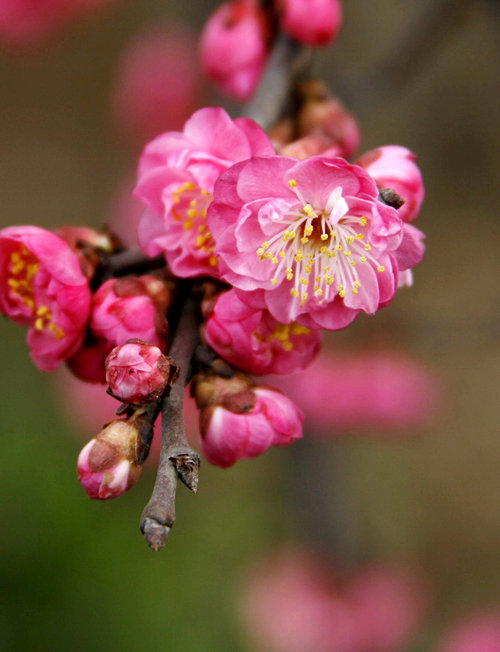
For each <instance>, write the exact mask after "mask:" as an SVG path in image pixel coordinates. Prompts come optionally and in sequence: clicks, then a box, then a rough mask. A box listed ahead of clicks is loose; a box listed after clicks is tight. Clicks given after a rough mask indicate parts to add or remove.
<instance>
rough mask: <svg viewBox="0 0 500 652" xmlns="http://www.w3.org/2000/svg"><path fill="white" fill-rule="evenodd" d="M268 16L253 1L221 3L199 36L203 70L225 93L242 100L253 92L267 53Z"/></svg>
mask: <svg viewBox="0 0 500 652" xmlns="http://www.w3.org/2000/svg"><path fill="white" fill-rule="evenodd" d="M269 32H270V25H269V19H268V17H267V14H266V13H265V11H263V10H262V9H261V8H260V7H259V6H258V3H257V2H255V1H254V0H231V2H224V3H222V4H221V5H220V6H219V7H218V8H217V9H216V11H215V12H214V13H213V14H212V16H211V17H210V18H209V19H208V22H207V24H206V25H205V28H204V30H203V34H202V37H201V63H202V66H203V69H204V71H205V73H206V74H207V76H208V77H210V79H212V81H213V82H215V83H216V84H217V85H218V86H219V87H220V88H221V89H222V90H223V91H225V92H226V93H227V94H228V95H231V96H232V97H235V98H236V99H238V100H241V101H245V100H247V99H249V98H250V97H251V95H252V94H253V92H254V90H255V88H256V86H257V84H258V82H259V80H260V77H261V75H262V72H263V70H264V66H265V64H266V60H267V57H268V53H269V40H270V39H269V36H270V35H269Z"/></svg>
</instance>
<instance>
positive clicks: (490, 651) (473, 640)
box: [438, 613, 500, 652]
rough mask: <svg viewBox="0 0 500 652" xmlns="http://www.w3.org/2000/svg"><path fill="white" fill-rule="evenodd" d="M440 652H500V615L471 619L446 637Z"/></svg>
mask: <svg viewBox="0 0 500 652" xmlns="http://www.w3.org/2000/svg"><path fill="white" fill-rule="evenodd" d="M438 652H500V613H483V614H477V615H475V616H472V617H469V618H468V619H467V620H465V621H463V622H462V623H460V624H459V625H457V626H455V628H454V629H452V630H451V631H450V632H449V633H448V634H447V635H446V637H445V639H444V640H443V641H442V643H441V645H440V646H439V648H438Z"/></svg>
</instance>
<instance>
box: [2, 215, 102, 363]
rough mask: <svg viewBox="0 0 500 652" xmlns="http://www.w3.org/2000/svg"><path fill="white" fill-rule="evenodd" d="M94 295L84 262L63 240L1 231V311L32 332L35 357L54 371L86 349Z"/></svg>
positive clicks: (26, 230) (17, 229) (25, 229)
mask: <svg viewBox="0 0 500 652" xmlns="http://www.w3.org/2000/svg"><path fill="white" fill-rule="evenodd" d="M89 306H90V290H89V286H88V283H87V279H86V278H85V276H84V275H83V273H82V271H81V269H80V264H79V260H78V257H77V256H76V254H74V253H73V252H72V251H71V249H70V247H69V245H68V244H66V242H65V241H64V240H62V239H61V238H60V237H59V236H57V235H55V234H54V233H52V232H50V231H46V230H45V229H41V228H39V227H37V226H11V227H7V228H6V229H2V230H1V231H0V310H1V312H3V313H4V314H5V315H7V317H10V319H12V320H13V321H15V322H16V323H17V324H20V325H22V326H28V327H29V330H28V337H27V341H28V344H29V346H30V349H31V357H32V359H33V361H34V362H35V364H36V365H37V366H38V367H39V368H40V369H42V370H43V371H53V370H54V369H55V368H56V367H57V366H58V365H59V364H61V362H62V361H63V360H65V359H67V358H69V357H70V356H71V355H72V354H73V353H74V352H75V351H76V350H77V349H78V347H79V346H80V345H81V343H82V341H83V337H84V334H85V328H86V325H87V320H88V317H89Z"/></svg>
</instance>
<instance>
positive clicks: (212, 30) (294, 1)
mask: <svg viewBox="0 0 500 652" xmlns="http://www.w3.org/2000/svg"><path fill="white" fill-rule="evenodd" d="M341 23H342V6H341V4H340V2H339V0H272V1H271V2H267V3H263V2H260V1H259V0H229V2H224V3H223V4H221V5H220V7H218V9H217V10H216V11H215V12H214V14H213V15H212V16H211V17H210V18H209V20H208V22H207V24H206V26H205V29H204V32H203V35H202V40H201V58H202V65H203V68H204V70H205V72H206V74H207V76H208V77H210V79H212V81H213V82H214V83H216V84H217V85H218V86H219V87H220V88H221V89H222V90H223V91H225V92H226V93H227V94H228V95H231V96H232V97H234V98H236V99H238V100H242V101H244V100H247V99H248V98H249V97H251V95H252V94H253V92H254V91H255V88H256V87H257V85H258V83H259V80H260V78H261V76H262V72H263V71H264V68H265V65H266V63H267V60H268V58H269V54H270V51H271V48H272V46H273V43H274V41H275V39H276V36H277V34H278V31H279V29H281V30H283V32H284V33H286V34H288V35H289V37H290V38H292V39H294V40H295V41H297V42H298V43H302V44H304V45H309V46H324V45H328V44H329V43H331V42H332V41H333V40H334V39H335V38H336V36H337V34H338V32H339V30H340V26H341Z"/></svg>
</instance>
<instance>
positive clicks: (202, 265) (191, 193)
mask: <svg viewBox="0 0 500 652" xmlns="http://www.w3.org/2000/svg"><path fill="white" fill-rule="evenodd" d="M273 153H274V150H273V147H272V145H271V142H270V140H269V138H268V137H267V135H266V134H265V132H264V131H263V130H262V129H261V128H260V127H259V126H258V125H257V124H256V123H255V122H253V121H252V120H248V119H247V118H238V119H236V120H232V119H231V118H230V117H229V116H228V115H227V113H226V112H225V111H224V109H221V108H206V109H201V110H200V111H197V112H196V113H195V114H194V115H193V116H192V117H191V118H190V119H189V120H188V121H187V122H186V125H185V127H184V131H183V132H182V133H181V132H167V133H165V134H163V135H161V136H158V138H156V139H155V140H153V141H152V142H151V143H149V144H148V145H147V146H146V147H145V149H144V152H143V154H142V156H141V160H140V163H139V181H138V185H137V187H136V189H135V196H136V197H137V198H139V199H140V200H141V201H143V202H144V203H145V204H146V206H147V207H148V210H147V211H146V213H145V215H144V216H143V218H142V220H141V222H140V223H139V241H140V243H141V246H142V248H143V250H144V251H145V252H146V253H147V254H148V255H149V256H157V255H158V254H161V253H162V252H165V254H166V257H167V261H168V263H169V265H170V267H171V268H172V271H173V272H174V274H176V275H177V276H180V277H190V276H198V275H203V274H210V275H211V276H216V275H217V274H218V272H217V264H218V260H217V257H216V256H215V254H214V251H215V243H214V241H213V238H212V235H211V233H210V231H209V229H208V226H207V220H206V215H207V209H208V206H209V205H210V202H211V201H212V192H213V188H214V184H215V181H216V180H217V178H218V177H219V175H220V174H221V173H222V172H224V171H225V170H226V169H227V168H228V167H230V166H231V165H232V164H233V163H235V162H237V161H241V160H244V159H248V158H250V157H252V156H263V155H264V156H265V155H269V156H270V155H272V154H273Z"/></svg>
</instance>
